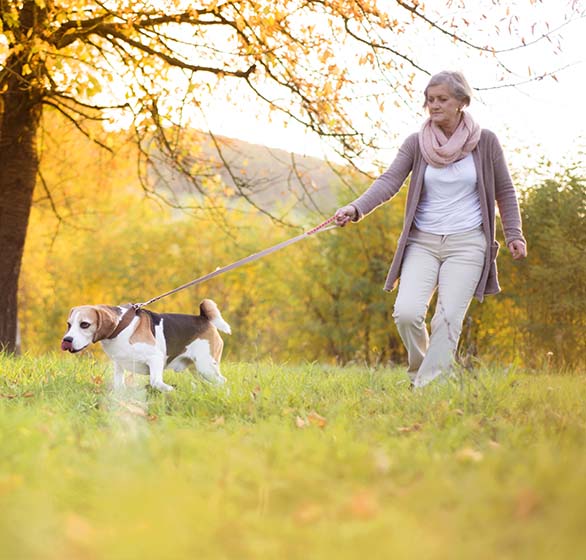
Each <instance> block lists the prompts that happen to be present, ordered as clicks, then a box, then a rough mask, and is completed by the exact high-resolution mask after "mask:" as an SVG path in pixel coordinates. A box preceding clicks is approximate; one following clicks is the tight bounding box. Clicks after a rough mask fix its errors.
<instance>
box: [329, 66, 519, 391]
mask: <svg viewBox="0 0 586 560" xmlns="http://www.w3.org/2000/svg"><path fill="white" fill-rule="evenodd" d="M471 97H472V90H471V88H470V86H469V85H468V83H467V81H466V79H465V78H464V76H463V75H462V74H461V73H459V72H440V73H439V74H436V75H435V76H433V77H432V78H431V80H430V81H429V83H428V85H427V87H426V88H425V103H424V107H425V108H426V109H427V110H428V112H429V118H428V119H427V120H426V121H425V122H424V123H423V126H422V127H421V130H420V131H419V132H418V133H415V134H412V135H410V136H409V137H408V138H407V139H406V140H405V141H404V142H403V145H402V146H401V148H400V149H399V153H398V154H397V156H396V158H395V160H394V161H393V163H392V164H391V166H390V167H389V168H388V169H387V170H386V171H385V172H384V173H383V174H382V175H381V176H380V177H379V178H378V179H376V180H375V181H374V183H373V184H372V185H371V186H370V187H369V188H368V190H366V192H364V194H362V195H361V196H360V197H359V198H357V199H356V200H354V201H353V202H351V203H350V204H349V205H347V206H343V207H342V208H340V209H338V210H337V211H336V214H335V221H336V223H337V224H338V225H340V226H344V225H346V223H348V222H349V221H353V222H357V221H359V220H361V219H362V218H363V217H364V216H366V215H367V214H369V213H370V212H372V211H373V210H374V209H375V208H377V207H378V206H380V205H381V204H383V203H384V202H386V201H388V200H389V199H390V198H392V197H393V196H394V195H395V194H396V193H397V192H398V191H399V189H400V188H401V186H402V185H403V183H404V182H405V179H406V178H407V176H408V175H409V174H411V179H410V182H409V192H408V195H407V203H406V208H405V222H404V226H403V231H402V233H401V236H400V238H399V241H398V244H397V248H396V251H395V256H394V259H393V262H392V264H391V268H390V270H389V273H388V276H387V280H386V283H385V290H387V291H391V290H392V289H393V288H394V287H395V285H396V284H397V281H398V279H399V277H400V283H399V292H398V294H397V300H396V303H395V309H394V313H393V317H394V319H395V322H396V324H397V329H398V331H399V334H400V335H401V339H402V340H403V343H404V344H405V347H406V349H407V354H408V360H409V369H408V373H409V376H410V378H411V382H412V385H413V386H414V387H422V386H424V385H427V384H428V383H429V382H431V381H432V380H434V379H435V378H437V377H438V376H439V375H441V374H442V373H446V372H448V371H449V369H450V367H451V365H452V363H453V360H454V355H455V352H456V348H457V345H458V339H459V338H460V333H461V330H462V323H463V321H464V316H465V314H466V311H467V309H468V306H469V305H470V301H471V300H472V297H474V296H475V297H476V298H477V299H478V300H480V301H482V299H483V297H484V296H485V295H487V294H496V293H498V292H499V291H500V287H499V284H498V280H497V270H496V257H497V253H498V248H499V245H498V243H497V241H496V240H495V201H496V203H497V204H498V208H499V213H500V217H501V221H502V225H503V229H504V233H505V240H506V244H507V247H508V248H509V251H510V252H511V255H512V256H513V258H514V259H522V258H524V257H525V256H526V255H527V250H526V243H525V239H524V238H523V233H522V230H521V217H520V214H519V205H518V203H517V196H516V194H515V189H514V187H513V183H512V181H511V177H510V175H509V171H508V169H507V165H506V163H505V158H504V156H503V151H502V149H501V146H500V144H499V141H498V139H497V137H496V136H495V134H494V133H492V132H491V131H489V130H485V129H482V130H481V129H480V127H479V126H478V124H476V122H475V121H474V119H473V118H472V116H471V115H470V114H469V113H468V112H465V111H464V107H467V106H468V105H470V99H471ZM436 289H437V290H438V298H437V304H436V310H435V314H434V316H433V318H432V321H431V336H430V335H429V334H428V332H427V328H426V324H425V316H426V314H427V308H428V306H429V302H430V300H431V297H432V295H433V293H434V291H435V290H436Z"/></svg>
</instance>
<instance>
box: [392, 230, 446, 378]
mask: <svg viewBox="0 0 586 560" xmlns="http://www.w3.org/2000/svg"><path fill="white" fill-rule="evenodd" d="M440 241H441V236H439V235H433V234H430V233H424V232H420V231H415V232H412V233H411V235H410V236H409V242H408V245H407V247H406V249H405V255H404V257H403V264H402V266H401V280H400V282H399V292H398V294H397V299H396V301H395V309H394V312H393V318H394V319H395V323H396V325H397V330H398V331H399V335H400V336H401V339H402V340H403V344H404V345H405V348H406V349H407V355H408V360H409V367H408V371H407V373H408V374H409V377H410V378H411V381H413V380H414V379H415V376H416V374H417V371H418V370H419V367H420V366H421V363H422V362H423V359H424V357H425V355H426V353H427V347H428V344H429V335H428V333H427V327H426V325H425V316H426V315H427V308H428V306H429V301H430V300H431V296H432V294H433V292H434V290H435V288H436V286H437V281H438V271H439V266H440V261H439V259H438V256H437V249H438V247H439V244H440Z"/></svg>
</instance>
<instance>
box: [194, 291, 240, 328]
mask: <svg viewBox="0 0 586 560" xmlns="http://www.w3.org/2000/svg"><path fill="white" fill-rule="evenodd" d="M199 313H200V314H201V315H202V316H204V317H205V318H206V319H208V321H209V322H210V323H211V324H212V325H214V327H216V329H218V330H219V331H222V332H225V333H228V334H232V329H231V328H230V325H229V324H228V323H226V321H224V317H222V314H221V313H220V310H219V309H218V306H217V305H216V304H215V303H214V302H213V301H212V300H211V299H204V300H203V301H202V302H201V303H200V304H199Z"/></svg>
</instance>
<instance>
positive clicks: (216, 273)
mask: <svg viewBox="0 0 586 560" xmlns="http://www.w3.org/2000/svg"><path fill="white" fill-rule="evenodd" d="M335 219H336V218H335V216H332V217H331V218H328V219H327V220H326V221H325V222H322V223H321V224H319V225H318V226H316V227H314V228H313V229H310V230H309V231H306V232H304V233H302V234H301V235H298V236H297V237H292V238H291V239H288V240H287V241H283V242H281V243H278V244H277V245H273V246H272V247H269V248H268V249H264V250H263V251H259V252H258V253H253V254H252V255H249V256H248V257H244V258H242V259H240V260H238V261H236V262H233V263H232V264H229V265H227V266H223V267H222V268H217V269H216V270H214V272H210V273H209V274H206V275H204V276H200V277H199V278H196V279H195V280H192V281H191V282H187V284H183V285H182V286H179V287H177V288H174V289H173V290H169V291H168V292H165V293H164V294H161V295H159V296H156V297H154V298H151V299H149V300H148V301H145V302H143V303H134V304H132V307H133V308H134V310H135V311H138V310H139V309H142V308H143V307H146V306H147V305H151V304H152V303H155V301H159V300H160V299H163V298H165V297H167V296H170V295H171V294H176V293H177V292H180V291H181V290H185V288H189V287H191V286H195V285H196V284H201V283H202V282H206V281H207V280H211V279H212V278H215V277H216V276H220V274H224V273H225V272H228V271H229V270H234V269H235V268H238V267H240V266H242V265H244V264H247V263H249V262H253V261H256V260H258V259H262V258H263V257H266V256H267V255H270V254H271V253H274V252H275V251H279V250H280V249H284V248H285V247H288V246H289V245H293V243H297V242H298V241H301V240H302V239H305V238H306V237H309V236H310V235H314V234H316V233H321V232H322V231H328V230H330V229H334V228H337V227H338V226H336V225H331V224H332V222H333V221H334V220H335Z"/></svg>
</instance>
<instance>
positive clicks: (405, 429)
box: [397, 422, 423, 433]
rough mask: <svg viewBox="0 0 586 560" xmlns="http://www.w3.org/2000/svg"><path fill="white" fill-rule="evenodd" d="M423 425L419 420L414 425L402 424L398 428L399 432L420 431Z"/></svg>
mask: <svg viewBox="0 0 586 560" xmlns="http://www.w3.org/2000/svg"><path fill="white" fill-rule="evenodd" d="M422 427H423V425H422V424H420V423H419V422H415V424H413V425H412V426H401V427H399V428H397V432H400V433H405V432H418V431H419V430H421V428H422Z"/></svg>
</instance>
